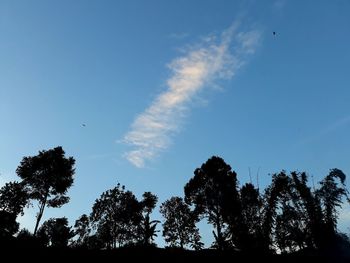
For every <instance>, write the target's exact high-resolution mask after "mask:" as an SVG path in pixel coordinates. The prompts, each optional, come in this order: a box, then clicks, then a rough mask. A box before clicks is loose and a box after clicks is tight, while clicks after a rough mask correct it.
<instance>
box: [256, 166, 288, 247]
mask: <svg viewBox="0 0 350 263" xmlns="http://www.w3.org/2000/svg"><path fill="white" fill-rule="evenodd" d="M290 185H291V180H290V178H289V177H288V176H287V174H286V173H285V172H284V171H282V172H280V173H278V174H273V175H272V182H271V185H270V186H268V187H267V188H266V190H265V197H264V199H265V205H264V211H263V212H264V214H263V223H262V232H263V242H262V244H263V245H264V250H266V251H269V250H273V246H274V230H275V226H276V217H277V215H278V211H277V210H278V206H279V204H280V202H282V205H283V202H288V200H290V199H291V198H290V196H289V191H290ZM281 200H282V201H281Z"/></svg>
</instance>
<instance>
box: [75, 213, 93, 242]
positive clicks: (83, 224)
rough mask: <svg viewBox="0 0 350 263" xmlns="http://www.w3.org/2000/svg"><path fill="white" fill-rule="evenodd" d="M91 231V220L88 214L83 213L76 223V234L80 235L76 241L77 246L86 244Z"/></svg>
mask: <svg viewBox="0 0 350 263" xmlns="http://www.w3.org/2000/svg"><path fill="white" fill-rule="evenodd" d="M90 232H91V227H90V220H89V217H88V216H87V215H86V214H83V215H81V216H80V217H79V218H78V219H77V220H76V221H75V224H74V234H75V235H77V236H78V239H77V240H76V241H75V245H77V246H86V245H87V240H88V238H89V235H90Z"/></svg>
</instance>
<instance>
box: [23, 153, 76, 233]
mask: <svg viewBox="0 0 350 263" xmlns="http://www.w3.org/2000/svg"><path fill="white" fill-rule="evenodd" d="M64 154H65V152H64V151H63V149H62V147H56V148H54V149H51V150H48V151H45V150H44V151H40V152H39V154H38V155H36V156H31V157H24V158H23V160H22V161H21V163H20V166H19V167H18V168H17V170H16V172H17V174H18V176H19V177H20V178H22V180H23V182H22V183H23V184H24V185H25V187H26V188H27V189H28V194H29V197H30V199H33V200H37V201H38V205H39V212H38V213H37V219H36V224H35V229H34V235H36V232H37V229H38V226H39V222H40V220H41V218H42V216H43V213H44V209H45V207H46V205H47V206H48V207H61V206H62V205H64V204H66V203H67V202H68V201H69V197H68V196H66V193H67V190H68V188H69V187H71V185H72V184H73V175H74V168H73V166H74V163H75V160H74V159H73V157H68V158H66V157H65V156H64Z"/></svg>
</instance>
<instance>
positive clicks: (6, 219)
mask: <svg viewBox="0 0 350 263" xmlns="http://www.w3.org/2000/svg"><path fill="white" fill-rule="evenodd" d="M18 228H19V224H18V223H17V222H16V215H15V214H14V213H9V212H7V211H0V240H3V239H5V240H6V239H9V238H11V237H12V236H13V235H14V234H16V233H17V231H18Z"/></svg>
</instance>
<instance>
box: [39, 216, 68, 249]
mask: <svg viewBox="0 0 350 263" xmlns="http://www.w3.org/2000/svg"><path fill="white" fill-rule="evenodd" d="M73 236H74V233H73V231H72V230H71V228H70V227H69V226H68V220H67V218H65V217H62V218H50V219H49V220H47V221H45V222H44V223H43V224H42V226H41V227H40V228H39V230H38V237H39V239H41V241H42V243H43V244H44V245H46V246H51V247H67V245H68V241H69V239H71V238H72V237H73Z"/></svg>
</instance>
